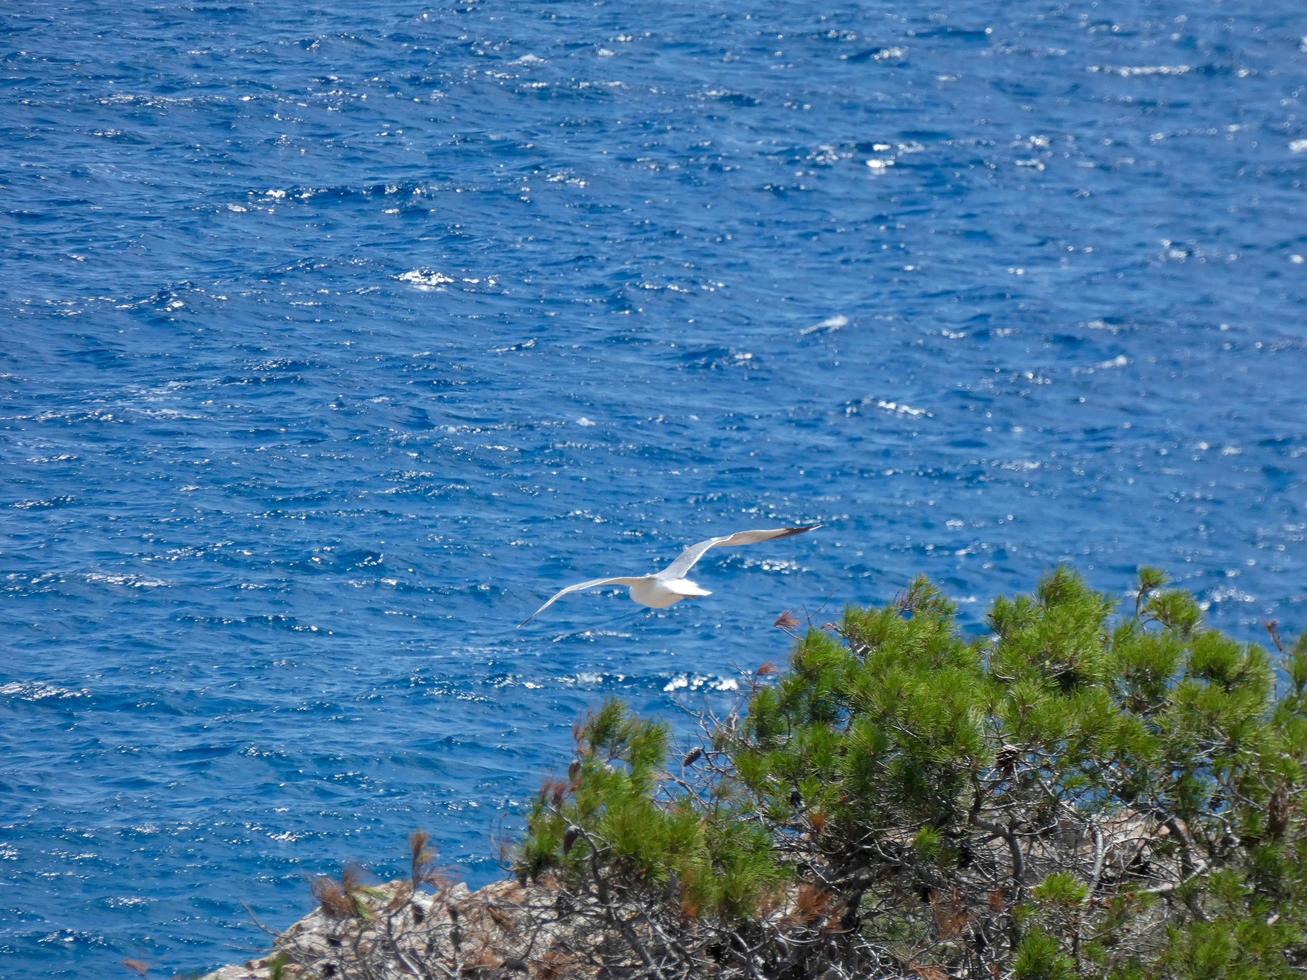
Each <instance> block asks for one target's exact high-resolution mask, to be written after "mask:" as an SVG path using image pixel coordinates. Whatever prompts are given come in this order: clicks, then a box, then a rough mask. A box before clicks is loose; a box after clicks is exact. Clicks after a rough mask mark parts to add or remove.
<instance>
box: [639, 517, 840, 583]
mask: <svg viewBox="0 0 1307 980" xmlns="http://www.w3.org/2000/svg"><path fill="white" fill-rule="evenodd" d="M819 527H821V525H820V524H802V525H800V526H798V527H778V528H775V529H773V530H770V531H736V532H735V533H734V534H726V535H723V536H722V537H720V538H709V539H708V540H707V541H700V542H699V543H698V544H692V545H690V547H688V548H686V549H685V550H684V551H682V552H681V554H680V557H678V558H677V559H676V561H674V562H672V563H671V564H670V565H668V566H667V567H666V568H664V569H663V570H662V571H661V572H659V573H658V577H659V578H684V577H685V575H686V573H687V572H688V571H689V570H690V569H692V568H693V567H694V566H695V564H696V563H697V562H698V561H699V559H700V558H702V557H703V556H704V555H705V554H706V553H707V552H708V551H709V550H710V549H712V548H734V547H736V546H737V545H742V544H757V543H758V542H759V541H770V540H771V539H772V538H788V537H790V536H791V535H794V534H803V533H805V532H807V531H815V530H817V528H819Z"/></svg>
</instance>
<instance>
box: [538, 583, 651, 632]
mask: <svg viewBox="0 0 1307 980" xmlns="http://www.w3.org/2000/svg"><path fill="white" fill-rule="evenodd" d="M649 577H650V576H648V575H641V576H638V577H635V578H630V577H627V576H622V575H618V576H615V577H613V578H592V579H590V580H589V581H588V582H577V583H576V585H569V586H568V587H567V588H565V589H560V590H559V591H558V592H556V593H554V596H553V598H552V599H550V600H549V601H548V602H546V603H545V604H544V605H543V606H541V607H540V608H539V609H537V610H536V611H535V612H533V613H532V614H531V615H530V616H528V617H527V618H526V619H524V620H522V622H520V623H518V624H517V628H518V629H521V628H522V627H523V626H525V625H526V624H527V623H529V622H531V620H533V619H535V618H536V617H537V616H539V615H540V614H541V613H542V612H544V611H545V610H546V609H548V608H549V607H550V606H552V605H553V604H554V603H555V602H557V601H558V600H559V599H561V598H563V596H565V595H567V594H568V593H569V592H583V591H585V590H586V589H597V588H599V586H601V585H635V584H636V583H637V582H643V581H644V580H645V579H647V578H649Z"/></svg>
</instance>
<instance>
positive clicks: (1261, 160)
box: [0, 0, 1307, 980]
mask: <svg viewBox="0 0 1307 980" xmlns="http://www.w3.org/2000/svg"><path fill="white" fill-rule="evenodd" d="M1304 33H1307V21H1304V20H1303V17H1302V6H1301V3H1298V2H1289V0H1265V2H1262V3H1257V4H1246V3H1221V2H1217V0H1213V2H1210V3H1204V4H1192V3H1179V2H1175V0H1155V2H1147V3H1145V2H1142V0H1138V2H1115V3H1114V2H1019V3H1014V4H1009V5H999V6H996V5H993V4H984V3H977V2H974V0H964V2H958V3H951V4H946V5H934V6H932V5H925V6H922V5H915V4H890V3H885V2H882V0H875V2H870V3H860V4H853V3H837V2H828V3H814V2H803V0H800V2H795V3H781V4H767V5H763V4H753V5H750V4H748V3H745V2H742V0H720V2H716V3H702V2H695V3H688V2H683V0H668V2H660V3H655V4H620V3H604V2H598V3H593V2H576V0H560V2H553V3H524V2H508V0H466V2H461V3H456V4H431V5H425V6H424V5H422V4H420V3H400V2H397V0H376V2H372V3H369V4H343V3H342V4H303V3H288V2H285V0H259V2H253V0H243V2H241V0H237V2H222V0H219V2H213V3H194V2H192V3H164V4H158V5H154V4H148V3H132V2H128V3H119V2H113V3H110V2H106V0H87V2H82V3H77V4H71V3H57V2H49V0H42V2H39V3H38V2H33V0H16V2H9V3H6V4H5V5H4V7H3V10H0V68H2V71H0V341H2V342H0V976H3V977H4V978H6V980H15V978H18V980H28V978H49V977H96V978H98V977H114V976H126V975H127V973H126V971H125V970H124V969H123V968H122V967H121V966H120V962H121V960H122V959H123V958H124V957H130V958H133V959H138V960H142V961H145V962H147V963H149V964H150V965H151V967H152V975H153V976H171V975H172V974H173V973H174V972H180V971H196V970H201V969H204V968H208V967H213V966H215V965H217V964H220V963H223V962H232V961H239V960H241V959H243V958H245V957H246V956H248V955H249V954H251V953H253V952H255V951H257V950H259V949H262V948H264V947H265V945H266V937H265V936H264V935H263V934H262V933H261V932H260V931H259V929H258V928H257V926H256V925H255V924H254V921H253V916H257V917H258V918H259V919H260V920H261V921H263V922H265V923H267V924H269V925H271V926H273V927H281V926H284V925H286V924H288V923H289V922H290V921H292V920H293V919H294V918H296V917H298V916H299V915H301V914H303V913H304V912H305V911H307V910H308V909H309V908H310V907H311V904H312V903H311V900H310V898H309V894H308V888H307V885H306V877H307V876H308V875H311V874H314V873H319V872H327V871H334V870H337V869H338V868H339V867H340V865H341V863H342V862H343V861H345V860H355V861H359V862H361V863H363V864H364V865H367V866H368V867H370V868H373V869H375V870H376V871H377V873H379V874H382V875H385V874H392V873H395V872H396V871H397V870H398V869H399V868H401V867H403V866H404V863H405V853H406V845H405V841H406V837H407V834H408V833H409V832H410V831H411V830H412V829H414V828H417V827H424V828H427V829H428V830H430V831H431V832H432V834H433V836H434V839H435V841H436V842H437V843H438V844H439V845H440V847H441V853H442V856H443V859H444V860H445V862H446V863H447V865H448V866H449V867H451V868H452V869H454V871H455V873H456V875H459V876H463V877H465V878H466V879H467V880H468V881H469V882H470V883H471V884H473V885H478V884H480V883H484V882H486V881H488V880H491V879H493V878H495V877H497V876H499V875H500V874H501V873H502V871H501V868H500V865H499V853H500V852H499V843H500V842H502V841H511V840H512V839H513V834H514V832H515V829H516V828H517V827H518V826H519V821H520V816H521V814H522V811H523V806H524V804H525V803H526V802H527V801H528V800H529V799H530V797H531V794H532V793H533V791H534V790H535V789H536V788H537V787H538V786H539V783H540V780H541V779H542V777H543V776H545V775H547V774H549V773H551V772H555V771H558V770H561V769H563V768H565V766H566V765H567V762H568V760H569V759H570V751H569V745H570V730H571V726H572V724H573V722H574V721H575V720H576V719H577V718H578V717H579V716H580V715H581V714H582V713H583V712H584V711H585V710H586V709H587V708H588V707H590V706H593V705H596V704H597V703H599V702H600V701H601V700H602V699H603V698H604V697H606V696H609V695H620V696H621V697H624V698H627V699H629V700H630V701H631V702H632V703H633V704H635V705H636V706H637V707H638V708H640V709H641V710H644V711H650V712H656V713H660V714H661V715H663V716H665V717H667V718H669V719H673V720H674V721H675V723H676V724H677V726H678V727H679V729H680V730H682V731H686V730H687V729H688V727H689V719H690V714H689V712H692V711H694V710H696V709H698V708H701V707H704V706H722V705H724V704H726V703H728V702H729V701H730V699H731V698H733V697H734V694H733V690H734V689H735V688H736V687H737V685H738V682H739V679H740V676H741V674H740V672H741V671H742V670H750V669H752V668H754V667H757V666H758V665H759V664H760V663H762V662H763V661H765V660H772V661H783V660H784V658H785V657H786V655H787V638H786V637H785V636H784V635H783V634H782V633H780V632H779V631H777V630H774V629H772V628H771V624H772V621H773V620H774V619H775V618H776V616H777V615H778V614H779V613H781V612H782V611H784V610H790V611H792V612H793V613H794V614H795V615H797V616H799V617H800V618H801V619H806V618H810V619H811V621H812V622H814V623H817V624H820V623H822V622H824V621H826V620H827V619H830V618H834V617H836V616H838V614H839V612H840V610H841V608H842V607H843V606H844V605H845V604H846V603H849V602H855V601H856V602H864V603H883V602H886V601H888V600H890V599H891V598H892V597H893V596H894V595H895V593H896V592H898V591H899V590H901V589H902V588H903V587H904V586H905V585H906V584H907V582H908V581H909V580H910V579H911V578H912V576H914V575H915V574H917V573H919V572H924V573H926V574H928V575H930V576H932V577H934V578H935V579H936V580H937V581H938V582H939V583H941V584H942V585H943V586H944V587H945V589H946V590H947V591H948V592H949V593H950V594H951V595H953V596H955V597H956V598H958V599H959V600H960V601H961V602H962V611H963V615H964V616H965V617H966V619H967V622H968V623H970V624H972V625H973V626H974V625H976V624H978V623H979V622H980V621H981V619H982V618H983V615H984V610H985V608H986V605H987V603H988V602H989V601H990V600H991V599H992V598H993V597H994V596H996V595H998V594H1001V593H1009V594H1010V593H1012V592H1014V591H1017V590H1026V589H1029V588H1030V587H1031V586H1032V585H1033V584H1034V583H1035V581H1036V580H1037V579H1038V578H1039V576H1040V575H1042V574H1044V573H1045V572H1047V571H1049V570H1050V569H1052V568H1053V567H1055V566H1056V565H1057V563H1059V562H1063V561H1067V562H1072V563H1074V564H1075V565H1076V566H1077V567H1078V568H1080V569H1081V570H1082V571H1083V572H1084V573H1085V574H1086V575H1087V577H1088V578H1089V580H1090V581H1091V582H1092V583H1093V584H1094V585H1095V586H1097V587H1100V588H1102V589H1105V590H1107V591H1109V592H1111V593H1112V594H1113V595H1117V596H1122V597H1123V596H1124V595H1125V594H1126V592H1127V590H1128V589H1129V587H1130V584H1131V582H1132V580H1133V577H1134V574H1135V569H1136V567H1137V566H1138V565H1140V564H1145V563H1147V564H1156V565H1160V566H1162V567H1163V568H1165V569H1167V570H1168V571H1169V572H1170V573H1171V574H1172V575H1173V576H1174V578H1175V579H1177V580H1178V581H1179V582H1180V583H1182V584H1183V585H1185V586H1187V587H1189V588H1192V589H1194V590H1196V592H1197V593H1198V594H1199V596H1200V597H1201V598H1202V599H1203V601H1204V603H1206V604H1208V605H1209V607H1210V608H1209V618H1210V621H1211V622H1213V623H1215V624H1216V625H1219V626H1221V627H1223V628H1226V629H1229V630H1232V631H1233V632H1234V633H1235V634H1237V635H1238V636H1240V637H1241V638H1244V639H1247V640H1260V639H1261V638H1262V637H1263V636H1264V634H1263V632H1262V627H1261V623H1262V621H1263V619H1265V618H1267V617H1274V618H1277V619H1279V620H1280V622H1281V624H1282V628H1283V629H1284V630H1285V632H1286V633H1289V634H1293V633H1296V632H1298V631H1300V630H1302V629H1304V628H1307V547H1305V545H1307V483H1305V477H1307V319H1305V314H1307V306H1305V305H1304V300H1307V196H1305V191H1307V187H1305V186H1304V183H1305V181H1307V117H1305V116H1304V112H1305V109H1304V100H1305V99H1307V38H1305V37H1304V36H1303V35H1304ZM801 521H804V522H806V521H822V522H824V523H825V524H826V525H827V526H826V527H825V528H823V529H822V530H820V531H818V532H817V533H814V534H811V535H805V536H803V537H801V538H794V539H791V540H787V541H782V542H776V543H773V544H770V545H764V546H758V547H755V548H750V549H743V550H738V551H730V552H726V551H721V552H715V553H713V554H711V555H709V557H708V558H706V559H705V560H704V562H703V563H702V564H701V565H700V566H699V568H698V569H697V570H696V571H697V573H698V574H697V575H696V578H697V579H698V580H699V581H700V582H701V583H702V584H703V585H704V586H705V587H706V588H709V589H711V590H713V592H714V595H713V596H711V597H710V598H706V599H703V600H699V601H695V602H686V603H683V604H681V605H679V606H677V607H675V608H673V609H670V610H666V611H662V612H650V611H646V610H642V609H640V608H638V607H636V606H634V605H633V604H631V603H629V602H627V601H625V599H624V598H618V597H617V596H616V594H611V595H600V594H596V595H584V596H572V597H569V598H567V599H565V600H563V601H562V602H560V603H559V604H558V605H556V606H555V607H553V608H552V609H550V610H549V611H548V612H547V613H546V614H545V615H544V616H542V617H541V619H540V620H539V621H538V622H536V623H533V624H532V625H531V626H529V627H528V628H526V629H523V630H516V629H514V625H515V624H516V623H517V622H518V621H519V620H521V619H522V618H524V616H525V615H527V614H528V613H529V612H530V611H531V610H533V609H534V608H535V607H536V606H537V605H538V604H539V603H540V602H542V601H543V600H544V599H545V598H546V597H547V596H548V595H549V594H550V593H551V592H552V591H553V590H554V589H555V588H557V587H558V586H559V585H561V584H564V583H567V582H571V581H577V580H580V579H584V578H590V577H594V576H597V575H604V574H614V573H623V572H635V573H639V572H642V571H645V570H647V569H652V568H654V567H657V566H658V565H659V564H660V563H662V562H666V561H668V560H670V559H671V558H672V557H674V556H675V555H676V554H677V553H678V552H679V550H680V549H681V547H682V546H683V545H685V544H687V543H689V542H692V541H695V540H698V539H699V538H702V537H706V536H708V535H709V534H715V533H722V532H726V531H734V530H738V529H740V528H745V527H768V526H780V525H783V524H787V523H790V522H801ZM246 906H248V909H247V908H246Z"/></svg>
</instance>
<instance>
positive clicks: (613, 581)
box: [517, 524, 821, 629]
mask: <svg viewBox="0 0 1307 980" xmlns="http://www.w3.org/2000/svg"><path fill="white" fill-rule="evenodd" d="M819 527H821V525H820V524H802V525H800V526H798V527H778V528H775V529H773V530H770V531H737V532H735V533H734V534H725V535H722V536H721V537H719V538H709V539H708V540H707V541H700V542H699V543H698V544H692V545H690V547H688V548H686V549H685V550H684V551H682V552H681V554H680V557H679V558H677V559H676V561H674V562H672V563H671V564H670V565H668V566H667V567H666V568H664V569H663V570H662V571H661V572H654V573H653V574H652V575H629V576H628V575H617V576H614V577H612V578H592V579H590V580H589V581H588V582H578V583H577V584H576V585H569V586H568V587H567V588H565V589H562V590H561V591H559V592H557V593H555V595H554V597H553V598H552V599H550V600H549V601H548V602H546V603H545V604H544V605H543V606H541V607H540V608H539V609H537V610H536V611H535V612H533V613H532V614H531V615H530V616H528V617H527V618H526V619H524V620H522V622H520V623H518V624H517V625H518V628H519V629H521V628H522V627H523V626H525V625H526V624H527V623H529V622H531V620H533V619H535V618H536V617H537V616H539V615H540V614H541V613H542V612H544V611H545V610H546V609H548V608H549V607H550V606H552V605H553V604H554V603H555V602H557V601H558V600H559V599H561V598H563V596H565V595H567V594H568V593H569V592H583V591H585V590H586V589H597V588H598V587H599V586H601V585H626V586H629V587H630V589H631V601H632V602H637V603H639V604H640V605H642V606H650V607H651V608H653V609H666V608H667V607H668V606H672V605H675V604H676V603H678V602H680V601H681V600H682V599H688V598H690V597H691V596H704V595H712V593H711V592H709V591H708V590H707V589H704V588H701V587H700V586H699V584H698V583H696V582H691V581H690V580H689V579H688V578H686V577H685V575H686V573H687V572H689V571H690V569H692V568H693V567H694V566H695V564H696V563H697V562H698V561H699V559H700V558H702V557H703V556H704V555H705V554H707V553H708V551H709V550H711V549H712V548H734V547H736V546H738V545H742V544H757V543H758V542H759V541H770V540H772V538H788V537H791V536H792V535H795V534H803V533H805V532H807V531H815V530H817V528H819Z"/></svg>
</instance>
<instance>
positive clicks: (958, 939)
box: [517, 569, 1307, 980]
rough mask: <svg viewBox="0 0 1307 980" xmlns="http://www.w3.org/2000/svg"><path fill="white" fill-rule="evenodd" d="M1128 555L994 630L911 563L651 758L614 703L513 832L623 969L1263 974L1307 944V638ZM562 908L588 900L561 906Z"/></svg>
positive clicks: (1032, 601)
mask: <svg viewBox="0 0 1307 980" xmlns="http://www.w3.org/2000/svg"><path fill="white" fill-rule="evenodd" d="M1164 585H1165V581H1164V579H1163V577H1162V576H1161V575H1160V573H1158V572H1156V571H1155V570H1152V569H1145V570H1144V571H1143V572H1142V573H1141V575H1140V582H1139V587H1138V598H1137V601H1136V603H1135V605H1134V608H1133V610H1132V611H1131V612H1129V613H1128V614H1127V615H1125V616H1123V617H1120V618H1118V619H1116V620H1114V619H1113V612H1114V609H1113V603H1112V602H1111V601H1110V600H1109V599H1107V598H1106V597H1105V596H1103V595H1102V594H1100V593H1097V592H1095V591H1093V590H1092V589H1090V588H1088V587H1087V586H1086V585H1085V583H1084V582H1083V581H1082V580H1081V579H1080V578H1079V577H1077V576H1076V575H1075V574H1074V573H1072V572H1070V571H1069V570H1066V569H1059V570H1058V571H1056V572H1054V573H1053V574H1051V575H1049V576H1048V577H1047V578H1045V579H1044V580H1043V581H1042V582H1041V583H1040V584H1039V586H1038V588H1037V589H1036V590H1035V592H1034V593H1033V594H1031V595H1028V596H1020V597H1018V598H1016V599H1011V600H1009V599H1000V600H998V601H997V602H995V604H994V606H993V608H992V610H991V611H990V614H989V617H988V626H989V633H988V635H987V636H984V637H982V638H979V639H970V640H969V639H966V638H965V637H964V636H963V634H962V633H961V631H960V630H959V628H958V624H957V621H956V611H955V609H954V607H953V606H952V604H950V603H949V602H948V601H947V600H946V599H945V598H944V597H943V596H942V595H941V594H940V593H939V591H938V590H937V589H936V588H935V587H934V586H933V585H931V584H930V583H929V582H927V581H925V580H918V581H917V582H915V583H914V584H913V585H912V587H911V588H910V589H909V590H908V591H907V592H906V593H905V594H904V595H903V596H902V597H900V598H899V600H898V601H897V602H895V603H894V604H893V605H891V606H890V607H888V608H884V609H859V608H851V609H849V610H848V611H847V612H846V613H845V615H844V618H843V621H842V622H841V623H840V624H838V625H833V626H830V627H828V628H826V629H822V630H810V631H809V632H808V633H807V634H805V635H803V636H801V637H798V638H797V639H796V642H795V645H794V649H793V653H792V656H791V661H790V670H789V671H788V673H785V674H783V675H780V676H777V677H776V678H775V679H772V678H770V677H769V676H767V674H768V673H770V672H768V671H763V672H760V676H759V677H757V678H755V681H754V684H753V689H752V690H751V691H750V692H749V694H748V698H747V703H746V704H744V705H742V706H741V710H740V711H738V712H735V713H732V714H731V715H730V716H729V717H727V718H725V719H722V720H714V719H706V720H705V723H704V732H703V744H702V745H701V746H700V747H699V748H698V749H696V750H695V751H694V752H692V753H691V755H690V757H689V758H687V759H686V760H684V764H682V765H681V766H679V767H678V766H674V765H670V764H669V760H668V755H669V743H668V733H667V730H666V728H665V727H664V726H663V725H661V724H660V723H657V722H652V721H645V720H641V719H637V718H633V717H631V716H630V715H629V714H628V712H627V711H626V709H625V708H624V707H623V706H622V705H621V704H620V703H618V702H615V701H614V702H609V703H608V704H606V705H604V706H603V707H602V708H601V709H600V710H598V711H597V712H595V713H594V714H593V715H592V716H591V717H590V718H589V719H588V720H587V721H586V722H585V723H584V724H583V725H581V726H580V727H579V729H578V732H577V757H576V760H575V761H574V762H573V764H572V767H571V770H570V772H569V774H568V777H567V779H565V780H560V781H555V782H552V783H551V784H549V785H548V786H547V787H546V790H545V791H544V792H543V793H542V794H541V795H540V797H539V799H538V800H537V802H536V804H535V808H534V810H533V812H532V814H531V817H530V820H529V826H528V833H527V835H526V838H525V840H524V842H523V843H522V845H521V848H520V850H519V852H518V859H517V870H518V873H519V874H520V875H521V877H522V879H523V880H540V879H542V877H548V878H549V879H550V880H552V881H554V882H555V883H556V885H557V887H559V888H561V889H563V890H564V891H565V892H567V893H568V894H570V895H572V896H573V897H574V901H575V903H576V908H577V909H584V910H586V914H588V915H592V916H594V917H595V921H596V924H597V925H598V924H604V925H605V927H606V928H608V929H610V930H613V931H614V932H615V934H617V935H620V936H621V937H622V938H623V943H622V944H620V946H621V949H620V952H619V953H617V954H614V955H617V956H618V958H619V960H620V959H621V957H626V959H625V960H622V961H621V963H620V964H619V963H618V962H617V961H614V962H613V963H612V964H611V965H613V966H615V967H616V966H619V965H621V966H623V969H625V970H627V971H634V972H624V973H623V975H639V976H754V977H766V978H778V980H779V978H795V980H798V978H802V977H810V976H818V975H821V976H827V977H840V976H849V977H852V976H874V975H904V976H942V975H964V976H977V977H981V976H984V977H988V976H1008V975H1011V976H1015V977H1023V978H1036V977H1040V978H1043V977H1048V978H1054V977H1057V978H1061V977H1073V976H1094V977H1129V976H1174V977H1218V976H1220V977H1224V976H1250V977H1251V976H1258V977H1276V976H1289V975H1296V974H1297V972H1298V971H1300V970H1302V969H1303V968H1304V967H1307V932H1305V929H1307V871H1305V870H1304V869H1305V868H1307V863H1305V862H1304V858H1305V857H1307V833H1304V819H1303V817H1304V814H1303V806H1302V798H1301V790H1302V786H1303V781H1304V761H1305V759H1307V715H1305V714H1304V707H1307V693H1305V692H1307V642H1304V641H1303V640H1299V642H1298V643H1297V644H1296V645H1295V646H1294V647H1293V648H1292V649H1287V648H1286V647H1285V646H1284V644H1283V643H1282V641H1281V640H1280V638H1279V635H1278V633H1277V632H1276V631H1275V629H1274V628H1273V626H1272V629H1271V634H1272V637H1273V639H1274V641H1275V646H1276V648H1277V650H1278V652H1279V654H1280V655H1281V656H1282V658H1283V660H1284V674H1285V684H1284V685H1283V690H1282V691H1281V692H1280V693H1279V695H1278V696H1277V694H1276V691H1275V674H1274V671H1273V669H1272V664H1271V658H1270V657H1269V656H1268V654H1267V652H1266V651H1265V650H1263V649H1262V648H1261V647H1258V646H1255V645H1250V644H1243V643H1239V642H1236V641H1235V640H1233V639H1231V638H1229V637H1228V636H1225V635H1223V634H1221V633H1219V632H1217V631H1215V630H1210V629H1207V628H1205V627H1203V625H1202V622H1201V611H1200V609H1199V607H1198V605H1197V603H1196V602H1195V601H1194V599H1193V598H1192V597H1191V596H1189V595H1188V594H1186V593H1184V592H1182V591H1178V590H1167V589H1165V588H1164ZM578 914H579V913H578Z"/></svg>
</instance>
